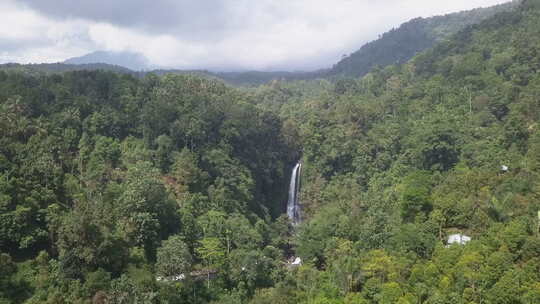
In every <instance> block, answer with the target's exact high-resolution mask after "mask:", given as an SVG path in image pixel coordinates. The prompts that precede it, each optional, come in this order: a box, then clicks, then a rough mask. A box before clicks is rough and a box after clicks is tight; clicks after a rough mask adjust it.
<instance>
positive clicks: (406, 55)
mask: <svg viewBox="0 0 540 304" xmlns="http://www.w3.org/2000/svg"><path fill="white" fill-rule="evenodd" d="M518 4H519V1H513V2H508V3H505V4H500V5H496V6H492V7H488V8H477V9H473V10H470V11H463V12H459V13H452V14H448V15H444V16H435V17H431V18H416V19H413V20H411V21H409V22H406V23H404V24H402V25H401V26H399V27H398V28H397V29H392V30H391V31H389V32H387V33H384V34H383V35H382V36H381V37H379V39H377V40H375V41H372V42H370V43H367V44H365V45H364V46H362V47H361V48H360V49H359V50H358V51H356V52H354V53H352V54H350V55H349V56H347V57H345V58H343V59H341V61H339V62H338V63H337V64H335V65H334V67H333V68H332V69H330V71H329V72H328V74H329V75H345V76H349V77H359V76H364V75H366V74H367V73H368V72H369V71H370V70H371V69H372V68H374V67H376V66H380V67H386V66H388V65H392V64H403V63H405V62H407V61H409V59H411V58H412V57H413V56H414V55H416V54H417V53H419V52H422V51H424V50H426V49H428V48H430V47H433V46H434V45H435V44H436V43H438V42H441V41H444V40H446V39H448V38H450V37H451V36H452V35H453V34H455V33H457V32H458V31H460V30H461V29H463V28H465V27H467V26H469V25H472V24H478V23H480V22H482V21H483V20H485V19H487V18H490V17H492V16H493V15H495V14H497V13H500V12H504V11H510V10H512V9H514V8H515V7H516V6H517V5H518Z"/></svg>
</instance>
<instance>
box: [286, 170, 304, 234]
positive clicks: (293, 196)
mask: <svg viewBox="0 0 540 304" xmlns="http://www.w3.org/2000/svg"><path fill="white" fill-rule="evenodd" d="M301 169H302V164H300V163H297V164H296V166H294V169H293V170H292V174H291V183H290V185H289V200H288V201H287V215H288V216H289V219H290V220H291V221H292V223H293V224H295V225H296V224H298V223H299V222H300V216H301V207H300V205H299V202H298V189H299V188H300V171H301Z"/></svg>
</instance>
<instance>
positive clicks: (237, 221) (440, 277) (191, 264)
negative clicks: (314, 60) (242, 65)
mask: <svg viewBox="0 0 540 304" xmlns="http://www.w3.org/2000/svg"><path fill="white" fill-rule="evenodd" d="M539 72H540V1H539V0H525V1H523V3H522V4H520V5H519V7H517V8H516V9H515V10H512V11H505V12H502V13H499V14H496V15H494V16H493V17H491V18H488V19H486V20H484V21H482V22H481V23H479V24H477V25H473V26H469V27H466V28H465V29H463V30H461V31H459V32H458V33H457V34H455V35H452V36H451V37H450V38H448V39H447V40H444V41H441V42H440V43H438V44H436V45H435V46H434V47H433V48H430V49H428V50H426V51H425V52H422V53H420V54H418V55H416V56H415V57H414V58H412V59H411V60H410V61H407V62H406V63H404V64H400V65H391V66H388V67H386V68H375V69H373V70H371V72H370V73H368V74H367V75H365V76H364V77H362V78H344V79H339V80H335V81H334V82H331V81H329V80H303V81H284V80H280V81H278V80H276V81H272V82H271V83H269V84H267V85H263V86H259V87H257V88H253V89H237V88H232V87H229V86H227V85H226V84H224V83H222V82H221V81H219V80H216V79H208V78H203V77H199V76H197V75H175V74H168V75H164V76H157V75H155V74H151V73H150V74H147V75H145V76H144V77H136V76H134V75H130V74H124V73H115V72H107V71H70V72H61V73H52V74H49V73H30V72H29V71H28V70H24V69H22V70H21V69H8V70H2V71H0V303H216V304H217V303H250V304H266V303H273V304H275V303H280V304H282V303H283V304H288V303H290V304H293V303H306V304H307V303H310V304H311V303H330V304H353V303H354V304H358V303H360V304H364V303H369V304H371V303H373V304H375V303H377V304H386V303H388V304H390V303H401V304H405V303H410V304H413V303H426V304H436V303H437V304H438V303H448V304H451V303H452V304H453V303H460V304H461V303H463V304H465V303H467V304H470V303H477V304H479V303H494V304H499V303H500V304H503V303H526V304H533V303H540V256H539V252H540V231H539V229H540V217H539V216H540V215H539V213H538V212H539V211H540V129H539V128H540V126H539V122H540V95H539V92H540V73H539ZM298 161H300V162H301V163H302V171H301V177H300V184H301V191H300V202H301V205H302V210H303V221H302V223H300V224H299V225H296V226H293V225H292V224H291V222H290V221H289V219H288V218H287V216H286V215H284V213H285V211H286V210H285V209H286V201H287V190H288V186H289V182H290V181H289V176H290V174H291V170H292V168H293V167H294V165H295V163H297V162H298ZM456 234H459V235H464V236H468V237H470V238H471V240H470V242H468V243H466V244H448V237H449V236H451V235H456ZM295 257H300V258H301V260H302V265H291V263H290V260H291V259H292V258H295Z"/></svg>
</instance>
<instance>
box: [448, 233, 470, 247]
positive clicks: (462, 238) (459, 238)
mask: <svg viewBox="0 0 540 304" xmlns="http://www.w3.org/2000/svg"><path fill="white" fill-rule="evenodd" d="M470 241H471V237H470V236H466V235H464V234H461V233H456V234H451V235H450V236H448V243H447V247H448V246H450V245H452V244H458V245H465V244H467V243H468V242H470Z"/></svg>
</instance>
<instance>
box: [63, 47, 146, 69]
mask: <svg viewBox="0 0 540 304" xmlns="http://www.w3.org/2000/svg"><path fill="white" fill-rule="evenodd" d="M64 63H67V64H96V63H106V64H111V65H119V66H123V67H126V68H128V69H132V70H136V71H140V70H146V69H149V68H150V64H149V62H148V59H146V57H144V56H143V55H142V54H139V53H136V52H107V51H96V52H92V53H89V54H86V55H83V56H81V57H74V58H70V59H67V60H66V61H64Z"/></svg>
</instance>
